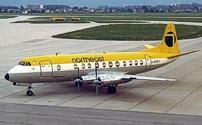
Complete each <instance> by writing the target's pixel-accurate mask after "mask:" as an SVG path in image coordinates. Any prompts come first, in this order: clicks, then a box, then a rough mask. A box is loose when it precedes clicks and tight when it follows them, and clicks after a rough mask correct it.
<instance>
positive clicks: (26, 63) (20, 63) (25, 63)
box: [18, 61, 31, 66]
mask: <svg viewBox="0 0 202 125" xmlns="http://www.w3.org/2000/svg"><path fill="white" fill-rule="evenodd" d="M18 65H21V66H31V63H30V62H23V61H20V62H19V63H18Z"/></svg>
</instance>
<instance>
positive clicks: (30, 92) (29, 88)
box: [26, 86, 35, 96]
mask: <svg viewBox="0 0 202 125" xmlns="http://www.w3.org/2000/svg"><path fill="white" fill-rule="evenodd" d="M31 89H32V87H31V86H29V87H28V88H27V92H26V96H34V95H35V94H34V93H33V91H31Z"/></svg>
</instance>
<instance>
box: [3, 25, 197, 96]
mask: <svg viewBox="0 0 202 125" xmlns="http://www.w3.org/2000/svg"><path fill="white" fill-rule="evenodd" d="M145 47H146V48H147V49H145V50H141V51H138V52H113V53H105V52H103V53H90V54H68V55H57V54H56V55H52V56H37V57H28V58H24V59H22V60H21V61H20V62H19V64H18V65H17V66H15V67H14V68H12V69H11V70H9V71H8V73H7V74H6V75H5V79H6V80H8V81H11V82H13V85H16V86H28V90H27V92H26V94H27V95H29V96H32V95H33V92H32V91H31V90H30V89H31V85H32V83H49V82H65V81H72V80H74V81H75V84H76V85H77V87H78V91H79V86H83V85H84V84H94V85H95V86H96V87H95V88H96V93H98V87H108V88H107V92H108V93H109V94H115V93H116V87H117V85H118V84H121V83H127V82H130V81H131V80H160V81H175V79H166V78H156V77H146V76H138V75H136V74H138V73H142V72H147V71H150V70H154V69H157V68H160V67H162V66H165V65H167V64H169V63H171V62H173V61H175V60H176V59H178V58H179V57H180V56H182V55H186V54H190V53H193V52H197V51H198V50H195V51H190V52H186V53H180V51H179V46H178V39H177V34H176V30H175V26H174V24H168V25H167V26H166V29H165V33H164V36H163V39H162V42H161V43H160V44H159V45H158V46H156V47H154V46H152V45H145Z"/></svg>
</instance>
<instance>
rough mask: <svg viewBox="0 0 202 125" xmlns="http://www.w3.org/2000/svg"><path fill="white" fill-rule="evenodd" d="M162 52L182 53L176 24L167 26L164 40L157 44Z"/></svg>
mask: <svg viewBox="0 0 202 125" xmlns="http://www.w3.org/2000/svg"><path fill="white" fill-rule="evenodd" d="M157 48H159V49H160V51H161V52H162V53H180V51H179V45H178V39H177V33H176V30H175V26H174V24H172V23H170V24H168V25H167V26H166V29H165V32H164V35H163V39H162V42H161V43H160V44H159V45H158V46H157Z"/></svg>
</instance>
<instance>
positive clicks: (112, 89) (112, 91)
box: [107, 86, 116, 94]
mask: <svg viewBox="0 0 202 125" xmlns="http://www.w3.org/2000/svg"><path fill="white" fill-rule="evenodd" d="M107 93H108V94H115V93H116V87H115V86H109V87H108V88H107Z"/></svg>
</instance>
